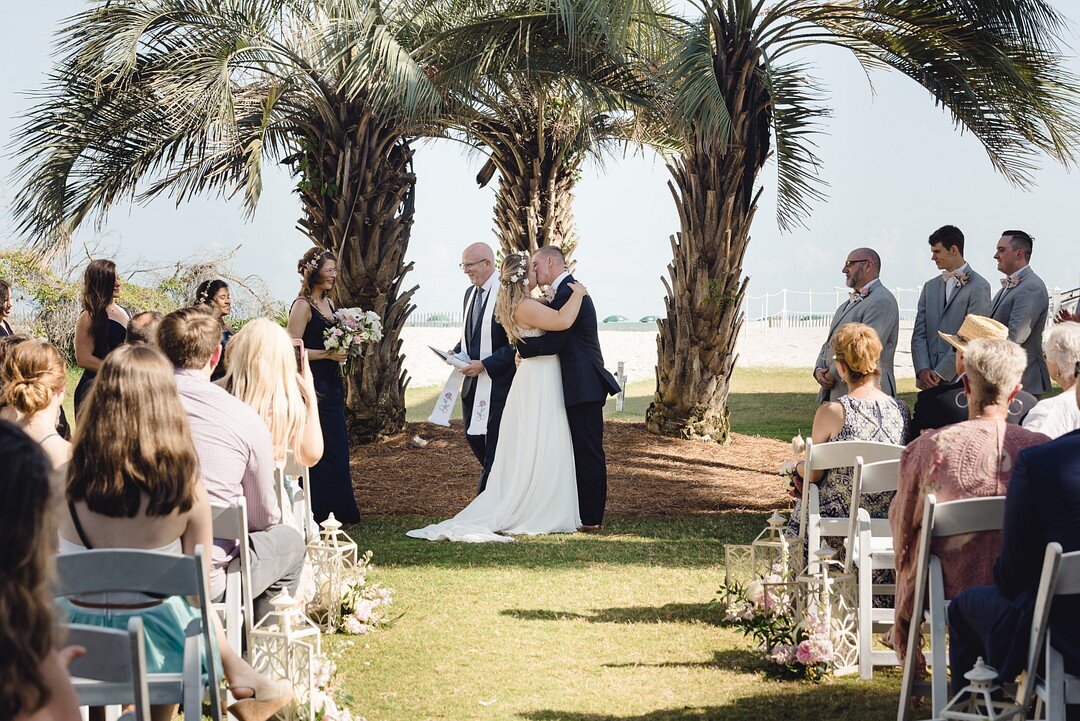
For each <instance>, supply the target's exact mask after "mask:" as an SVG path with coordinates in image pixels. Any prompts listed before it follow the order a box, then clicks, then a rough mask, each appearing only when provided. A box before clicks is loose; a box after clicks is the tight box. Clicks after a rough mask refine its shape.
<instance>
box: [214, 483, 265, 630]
mask: <svg viewBox="0 0 1080 721" xmlns="http://www.w3.org/2000/svg"><path fill="white" fill-rule="evenodd" d="M210 514H211V518H212V521H213V528H214V530H213V533H214V538H218V539H222V540H230V541H236V544H237V550H238V554H237V556H236V558H234V559H232V561H230V562H229V565H228V566H227V567H226V568H225V599H224V601H222V602H221V603H212V604H211V607H212V608H213V609H214V611H215V612H217V613H218V614H219V615H220V616H221V618H222V620H223V621H224V623H225V636H226V637H227V638H228V639H229V645H230V646H232V647H233V648H234V649H236V650H237V651H240V650H242V649H243V648H244V646H243V641H244V639H245V638H248V637H249V636H248V634H250V633H251V627H252V626H253V625H254V624H255V620H256V619H254V618H253V616H254V614H255V611H254V605H253V603H254V602H253V600H252V597H251V547H250V546H249V545H248V525H247V524H248V521H247V501H245V500H244V498H243V497H241V498H238V499H237V500H236V505H235V506H220V505H217V504H211V505H210Z"/></svg>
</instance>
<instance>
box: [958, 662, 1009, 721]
mask: <svg viewBox="0 0 1080 721" xmlns="http://www.w3.org/2000/svg"><path fill="white" fill-rule="evenodd" d="M964 678H966V679H967V680H968V681H969V682H970V683H968V685H967V686H965V687H964V688H963V689H962V690H961V691H960V693H958V694H956V696H955V697H954V698H953V699H952V700H951V701H949V703H948V704H946V705H945V708H944V709H943V710H942V711H941V718H942V719H943V720H945V721H1006V720H1007V719H1017V718H1019V719H1022V718H1024V715H1025V714H1024V709H1022V708H1020V707H1019V706H1017V705H1016V704H1009V703H1005V702H1002V701H995V700H994V694H995V693H996V692H997V691H998V690H999V687H998V686H996V685H995V684H994V681H996V680H997V671H996V670H995V669H994V667H993V666H987V665H986V664H985V663H983V660H982V656H979V660H978V661H976V662H975V666H974V667H973V668H972V669H971V670H970V671H968V672H967V673H965V674H964Z"/></svg>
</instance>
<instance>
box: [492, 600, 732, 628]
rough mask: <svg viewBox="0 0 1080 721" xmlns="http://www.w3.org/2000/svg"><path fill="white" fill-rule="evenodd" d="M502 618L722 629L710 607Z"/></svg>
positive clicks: (527, 612) (514, 612) (514, 613)
mask: <svg viewBox="0 0 1080 721" xmlns="http://www.w3.org/2000/svg"><path fill="white" fill-rule="evenodd" d="M500 615H502V616H510V617H511V618H516V619H519V620H522V621H578V620H580V621H589V622H591V623H705V624H709V625H713V626H719V625H720V611H719V610H718V609H716V608H712V609H710V608H709V604H707V603H669V604H666V605H664V606H633V607H630V608H605V609H601V610H597V611H593V612H592V613H587V614H586V613H576V612H572V611H547V610H542V609H536V610H533V609H518V608H511V609H507V610H505V611H501V612H500Z"/></svg>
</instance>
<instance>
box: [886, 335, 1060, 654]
mask: <svg viewBox="0 0 1080 721" xmlns="http://www.w3.org/2000/svg"><path fill="white" fill-rule="evenodd" d="M1025 367H1027V355H1026V354H1025V353H1024V351H1023V349H1022V348H1021V347H1020V346H1018V345H1016V344H1015V343H1013V342H1012V341H1009V340H1003V339H1002V340H998V339H994V340H973V341H971V342H970V343H968V344H967V347H966V350H965V351H964V368H965V369H966V370H965V373H964V377H963V384H964V395H965V396H966V398H967V401H968V403H967V410H968V420H966V421H963V422H962V423H956V424H953V425H950V426H946V427H945V428H941V429H938V430H933V431H927V432H926V433H924V434H922V435H921V436H919V437H918V438H916V439H915V440H913V441H912V442H911V444H910V445H909V446H908V447H907V449H906V450H905V451H904V454H903V456H902V457H901V459H900V487H899V490H898V491H897V493H896V497H895V498H894V499H893V502H892V505H891V506H890V508H889V525H890V526H891V527H892V532H893V548H895V549H896V623H895V625H894V626H893V630H892V645H893V648H894V649H896V651H897V653H898V654H899V656H900V658H901V660H903V658H904V655H905V653H906V652H907V638H908V627H909V625H910V623H911V609H912V605H913V601H914V594H915V573H916V568H915V564H916V560H917V559H918V555H919V539H920V534H921V533H922V518H923V503H924V501H925V499H926V494H927V492H933V493H934V494H935V495H936V496H937V500H938V502H939V503H941V502H944V501H956V500H960V499H962V498H979V497H983V496H1003V495H1005V489H1006V487H1007V486H1008V483H1009V474H1010V473H1011V472H1012V468H1013V466H1014V465H1015V463H1016V458H1017V456H1018V455H1019V453H1020V451H1022V450H1024V449H1025V448H1028V447H1029V446H1034V445H1038V444H1039V443H1045V442H1046V441H1047V440H1049V439H1048V438H1047V437H1046V436H1044V435H1042V434H1041V433H1033V432H1032V431H1029V430H1025V429H1023V428H1021V427H1020V426H1017V425H1014V424H1009V423H1007V422H1006V419H1007V418H1008V415H1009V413H1008V408H1009V404H1010V403H1012V401H1013V399H1014V398H1015V397H1016V394H1017V393H1018V392H1019V390H1020V377H1021V376H1022V375H1023V373H1024V368H1025ZM1000 549H1001V535H1000V534H999V533H982V534H973V535H966V536H955V537H952V538H946V539H941V540H940V541H937V542H935V544H934V548H933V549H932V551H933V552H934V553H935V554H937V556H938V557H939V558H940V559H941V564H942V571H943V573H944V578H945V598H955V597H956V594H958V593H959V592H960V591H962V590H963V589H965V588H968V587H970V586H977V585H979V584H984V583H990V582H991V580H992V572H991V567H992V565H993V560H994V559H995V558H997V554H998V551H999V550H1000ZM921 661H922V655H921V654H919V659H918V660H917V661H916V663H918V664H919V666H920V667H921V666H922V663H921Z"/></svg>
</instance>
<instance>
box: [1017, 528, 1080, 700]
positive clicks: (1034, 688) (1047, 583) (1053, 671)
mask: <svg viewBox="0 0 1080 721" xmlns="http://www.w3.org/2000/svg"><path fill="white" fill-rule="evenodd" d="M1052 561H1056V564H1053V567H1052V568H1048V566H1051V565H1052ZM1051 572H1052V578H1051V579H1049V580H1048V579H1047V578H1046V577H1047V575H1048V573H1051ZM1044 591H1045V596H1044ZM1076 594H1080V551H1072V552H1071V553H1064V554H1063V553H1062V552H1061V544H1059V543H1049V544H1047V546H1046V558H1045V559H1044V561H1043V574H1042V576H1041V577H1040V578H1039V592H1038V594H1037V595H1036V597H1035V611H1034V614H1033V616H1032V622H1031V638H1030V640H1029V641H1028V657H1027V666H1026V670H1025V672H1024V676H1023V680H1022V681H1021V683H1020V686H1019V688H1018V690H1017V692H1016V700H1017V703H1030V701H1031V697H1032V696H1033V695H1035V696H1037V698H1038V702H1039V704H1040V705H1041V704H1044V703H1045V705H1046V718H1065V716H1066V704H1067V703H1074V704H1075V703H1078V702H1080V679H1078V678H1077V677H1076V676H1071V675H1069V674H1067V673H1065V660H1064V658H1063V657H1062V655H1061V653H1060V652H1058V651H1057V650H1056V649H1054V648H1053V646H1051V643H1050V642H1051V636H1052V633H1051V631H1050V610H1051V608H1052V606H1053V599H1054V596H1072V595H1076ZM1044 645H1045V649H1046V651H1045V654H1046V667H1045V671H1044V676H1045V680H1044V681H1042V682H1040V681H1039V680H1038V679H1037V677H1036V674H1035V672H1034V669H1036V668H1037V667H1038V666H1037V663H1038V658H1039V654H1040V653H1042V649H1043V647H1044Z"/></svg>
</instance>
